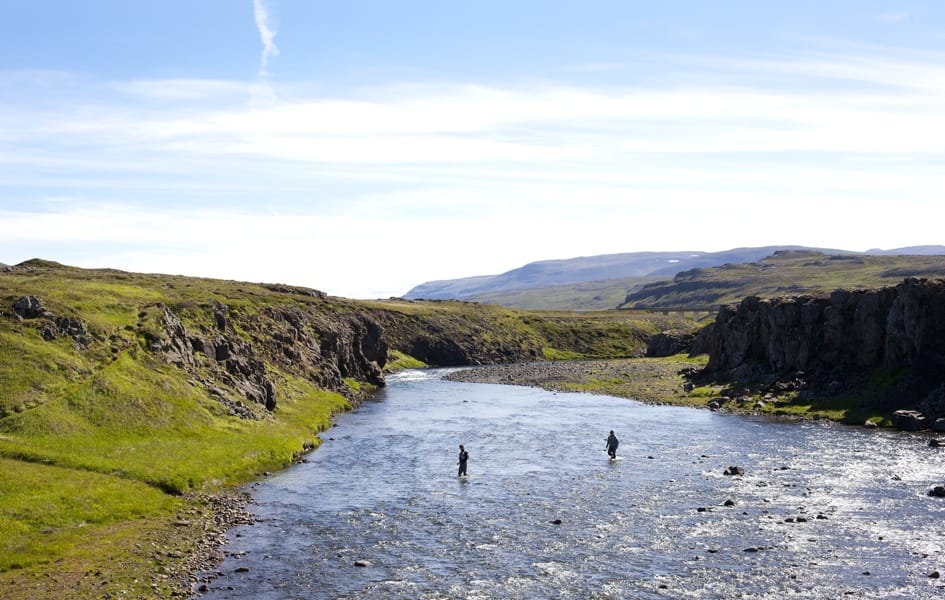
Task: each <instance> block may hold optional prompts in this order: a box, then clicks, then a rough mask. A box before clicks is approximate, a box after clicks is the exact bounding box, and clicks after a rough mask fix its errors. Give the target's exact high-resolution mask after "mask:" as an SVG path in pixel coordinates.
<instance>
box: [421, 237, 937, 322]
mask: <svg viewBox="0 0 945 600" xmlns="http://www.w3.org/2000/svg"><path fill="white" fill-rule="evenodd" d="M786 250H798V251H801V250H810V251H815V252H821V253H824V254H829V255H856V256H862V255H887V256H900V255H915V256H919V255H945V246H916V247H910V248H899V249H893V250H879V249H875V250H870V251H868V252H866V253H859V252H851V251H847V250H831V249H823V248H805V247H803V246H763V247H758V248H734V249H732V250H726V251H723V252H699V251H691V252H690V251H680V252H634V253H625V254H609V255H601V256H590V257H580V258H573V259H566V260H551V261H540V262H535V263H530V264H528V265H525V266H523V267H521V268H519V269H513V270H511V271H508V272H506V273H502V274H500V275H487V276H478V277H470V278H465V279H454V280H444V281H433V282H427V283H424V284H421V285H418V286H416V287H414V288H413V289H411V290H410V291H409V292H407V294H406V295H405V297H406V298H431V299H437V298H438V299H449V298H453V299H464V300H471V301H476V302H487V303H490V304H501V305H503V306H509V307H513V308H522V309H526V310H606V309H610V308H614V307H615V306H617V305H618V304H620V303H622V302H623V299H624V297H625V296H626V295H627V294H628V293H629V292H633V291H636V289H637V288H639V287H641V286H642V285H644V284H647V283H653V282H654V281H657V280H659V279H666V278H671V277H672V276H674V275H676V274H677V273H680V272H684V271H689V270H692V269H697V268H707V267H714V266H721V265H725V264H740V263H748V262H755V261H758V260H761V259H762V258H765V257H767V256H770V255H771V254H773V253H775V252H778V251H786Z"/></svg>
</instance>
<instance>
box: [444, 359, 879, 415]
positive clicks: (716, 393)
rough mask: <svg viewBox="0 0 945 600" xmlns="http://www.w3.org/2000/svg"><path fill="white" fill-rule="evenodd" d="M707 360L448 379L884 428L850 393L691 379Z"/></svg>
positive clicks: (546, 365)
mask: <svg viewBox="0 0 945 600" xmlns="http://www.w3.org/2000/svg"><path fill="white" fill-rule="evenodd" d="M707 359H708V357H707V356H705V355H701V356H696V357H688V356H686V355H684V354H678V355H675V356H669V357H660V358H628V359H612V360H589V361H542V362H529V363H511V364H502V365H484V366H478V367H473V368H469V369H462V370H460V371H455V372H453V373H450V374H449V375H447V376H446V379H448V380H450V381H463V382H467V383H492V384H502V385H524V386H530V387H537V388H541V389H545V390H549V391H555V392H587V393H593V394H602V395H607V396H617V397H620V398H630V399H633V400H638V401H640V402H644V403H646V404H669V405H673V406H688V407H693V408H707V409H711V410H718V411H722V412H730V413H736V414H767V415H773V416H778V417H783V418H791V419H810V420H820V419H826V420H830V421H837V422H842V423H846V424H848V425H863V424H864V423H866V424H868V425H869V426H874V425H880V426H890V425H891V424H892V423H891V420H890V416H889V415H888V414H885V413H883V412H882V411H880V410H878V409H870V408H869V407H868V406H866V405H865V404H864V403H863V402H862V400H861V398H860V396H859V395H858V394H857V393H855V391H854V392H851V393H850V394H847V395H846V396H843V397H834V398H822V399H818V397H817V395H808V396H804V395H801V394H799V393H798V390H797V388H793V387H785V388H784V389H782V390H780V391H778V390H774V391H771V390H769V391H765V392H757V391H756V392H750V391H744V392H741V393H738V394H735V395H729V394H731V390H730V389H729V386H728V384H726V383H724V382H714V383H709V382H706V381H699V382H697V383H694V381H697V380H698V379H699V378H696V380H691V379H690V378H689V377H687V374H690V373H694V372H697V371H699V370H701V369H702V368H703V367H704V366H705V364H706V362H707Z"/></svg>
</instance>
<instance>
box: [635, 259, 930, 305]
mask: <svg viewBox="0 0 945 600" xmlns="http://www.w3.org/2000/svg"><path fill="white" fill-rule="evenodd" d="M912 276H915V277H945V257H943V256H828V255H825V254H821V253H818V252H810V251H804V252H786V253H780V254H776V255H772V256H769V257H768V258H765V259H763V260H760V261H757V262H753V263H739V264H727V265H722V266H719V267H710V268H702V269H692V270H689V271H684V272H682V273H679V274H677V275H676V276H675V277H674V278H673V279H672V280H666V281H663V282H657V283H650V284H647V285H645V286H642V287H641V288H639V289H637V290H634V291H632V292H631V293H629V294H628V295H627V299H626V302H625V303H622V304H621V308H648V309H659V308H677V309H679V308H685V307H706V306H717V305H721V304H737V303H738V302H741V300H742V299H743V298H746V297H748V296H758V297H760V298H781V297H785V296H801V295H805V294H806V295H826V294H829V293H830V292H832V291H834V290H838V289H846V290H858V289H878V288H882V287H887V286H892V285H896V284H898V283H901V282H902V280H903V279H905V278H906V277H912Z"/></svg>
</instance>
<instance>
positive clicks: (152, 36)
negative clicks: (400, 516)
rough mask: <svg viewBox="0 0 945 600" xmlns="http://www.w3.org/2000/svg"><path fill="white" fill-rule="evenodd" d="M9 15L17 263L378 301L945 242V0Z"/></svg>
mask: <svg viewBox="0 0 945 600" xmlns="http://www.w3.org/2000/svg"><path fill="white" fill-rule="evenodd" d="M4 4H5V6H4V7H3V12H4V18H3V19H2V20H0V262H4V263H7V264H15V263H17V262H20V261H22V260H26V259H29V258H33V257H40V258H46V259H50V260H57V261H59V262H63V263H66V264H71V265H76V266H82V267H112V268H119V269H125V270H129V271H142V272H160V273H175V274H186V275H199V276H207V277H220V278H226V279H238V280H246V281H265V282H284V283H291V284H297V285H305V286H309V287H313V288H317V289H321V290H324V291H326V292H329V293H331V294H336V295H342V296H348V297H355V298H369V297H387V296H392V295H401V294H403V293H405V292H406V291H407V290H409V289H410V288H411V287H413V286H414V285H416V284H419V283H422V282H425V281H429V280H436V279H451V278H457V277H466V276H473V275H484V274H492V273H499V272H503V271H506V270H509V269H512V268H516V267H518V266H521V265H523V264H525V263H527V262H531V261H534V260H543V259H555V258H570V257H574V256H589V255H595V254H608V253H617V252H633V251H650V250H654V251H655V250H705V251H713V250H724V249H728V248H733V247H738V246H760V245H769V244H801V245H807V246H818V247H828V248H841V249H846V250H867V249H869V248H877V247H878V248H895V247H903V246H910V245H923V244H945V234H943V233H942V231H943V227H942V216H943V214H945V210H943V209H942V208H941V206H942V203H941V191H942V190H943V189H945V169H943V167H945V164H943V163H945V8H943V6H942V5H941V3H940V2H938V1H931V0H922V1H917V2H888V1H887V2H878V1H868V0H857V1H835V2H829V1H823V0H821V1H819V2H807V1H795V2H790V3H787V2H778V3H774V2H757V1H753V2H725V1H721V2H711V3H710V2H688V1H686V2H684V1H679V2H666V3H652V2H631V1H629V0H627V1H623V2H617V1H603V0H598V1H595V0H587V1H584V2H580V3H576V2H557V1H543V2H534V1H530V0H519V1H517V2H495V1H492V0H480V1H477V2H465V3H460V2H448V1H443V0H439V1H399V2H395V1H358V0H346V1H345V2H322V1H311V0H256V1H255V2H254V1H253V0H201V1H199V2H193V1H192V0H188V1H186V2H185V1H180V0H162V1H161V2H144V1H141V2H138V1H129V0H121V1H118V0H89V1H81V0H31V1H30V2H6V3H4Z"/></svg>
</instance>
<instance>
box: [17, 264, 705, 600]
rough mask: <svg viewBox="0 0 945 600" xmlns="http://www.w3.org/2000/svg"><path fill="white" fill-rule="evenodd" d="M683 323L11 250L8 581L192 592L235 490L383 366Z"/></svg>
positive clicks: (643, 333)
mask: <svg viewBox="0 0 945 600" xmlns="http://www.w3.org/2000/svg"><path fill="white" fill-rule="evenodd" d="M680 327H691V324H686V323H684V322H681V321H680V320H674V319H668V318H665V317H659V316H645V315H638V314H633V315H631V314H627V313H617V312H616V311H611V312H604V313H599V314H598V313H594V314H589V313H582V314H572V313H532V312H523V311H515V310H510V309H505V308H502V307H497V306H485V305H478V304H470V303H462V302H416V301H398V300H391V301H373V302H366V301H364V302H362V301H353V300H346V299H342V298H332V297H328V296H326V295H325V294H322V293H320V292H317V291H314V290H309V289H305V288H297V287H291V286H284V285H274V284H257V283H246V282H233V281H223V280H214V279H202V278H191V277H179V276H167V275H146V274H135V273H126V272H121V271H114V270H108V269H78V268H73V267H68V266H64V265H59V264H57V263H52V262H48V261H40V260H33V261H27V262H26V263H22V264H20V265H17V266H15V267H12V268H9V269H5V270H3V271H0V466H2V468H0V590H2V591H0V597H2V598H35V597H71V598H85V597H88V598H93V597H94V598H102V597H115V598H117V597H169V596H173V595H188V594H189V593H190V591H191V589H190V588H191V584H192V581H191V580H190V579H189V577H188V575H189V573H190V572H191V571H192V570H193V568H194V563H193V562H192V560H191V557H192V556H193V555H194V554H195V553H198V552H203V551H205V550H206V548H207V546H208V543H211V542H212V541H213V540H218V539H219V535H221V527H223V526H225V524H226V523H225V522H224V520H223V517H221V513H225V512H226V511H225V510H221V507H225V506H226V503H223V502H221V498H225V497H226V495H227V494H228V493H230V491H231V490H233V489H234V486H236V485H238V484H241V483H244V482H247V481H250V480H253V479H255V478H257V477H259V476H261V475H262V474H264V473H265V472H267V471H272V470H275V469H278V468H282V467H285V466H287V465H289V464H291V462H292V461H293V460H296V459H297V458H298V457H299V456H300V455H301V454H302V453H303V452H305V451H307V450H309V449H312V448H314V447H316V446H317V445H318V443H319V440H318V435H317V434H318V432H320V431H322V430H324V429H325V428H327V427H329V426H330V424H331V418H332V415H334V414H336V413H337V412H339V411H343V410H347V409H348V408H350V407H351V406H353V405H354V404H356V403H357V401H358V399H359V398H361V397H362V396H363V395H364V394H365V393H369V392H370V391H371V390H372V389H374V388H375V387H376V386H378V385H383V374H382V373H383V370H385V369H388V370H389V369H392V368H399V367H402V366H423V365H445V364H477V363H502V362H514V361H522V360H536V359H537V360H548V359H586V358H617V357H630V356H638V355H640V354H641V353H642V351H643V349H644V348H645V346H646V341H647V339H648V338H649V337H651V336H652V335H653V334H655V333H656V332H659V331H661V330H663V329H669V328H680ZM313 502H317V498H313ZM230 518H232V514H231V515H230ZM208 540H209V541H208Z"/></svg>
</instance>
